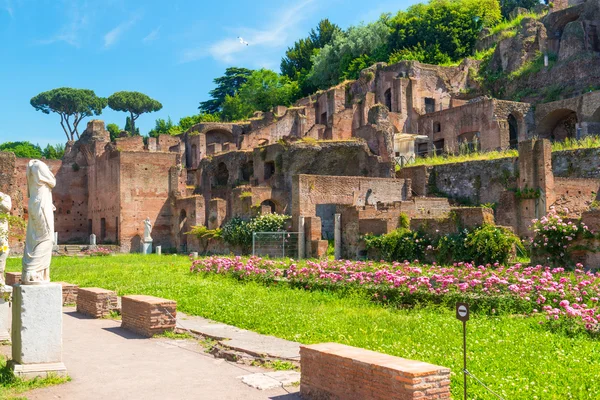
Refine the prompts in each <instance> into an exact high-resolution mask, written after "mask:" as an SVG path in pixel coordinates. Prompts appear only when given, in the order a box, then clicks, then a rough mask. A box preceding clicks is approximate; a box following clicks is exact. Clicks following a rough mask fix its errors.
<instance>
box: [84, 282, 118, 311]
mask: <svg viewBox="0 0 600 400" xmlns="http://www.w3.org/2000/svg"><path fill="white" fill-rule="evenodd" d="M118 308H119V306H118V300H117V294H116V293H115V292H113V291H112V290H106V289H100V288H79V290H78V291H77V312H78V313H81V314H85V315H89V316H91V317H94V318H102V317H106V316H108V315H110V312H111V311H114V310H118Z"/></svg>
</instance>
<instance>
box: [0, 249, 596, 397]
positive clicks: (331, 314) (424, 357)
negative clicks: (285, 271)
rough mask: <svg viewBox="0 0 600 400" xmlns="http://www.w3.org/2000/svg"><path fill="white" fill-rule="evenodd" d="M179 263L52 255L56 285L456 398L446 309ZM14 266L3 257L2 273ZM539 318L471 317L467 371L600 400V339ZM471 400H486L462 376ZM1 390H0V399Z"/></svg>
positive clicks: (506, 385)
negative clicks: (447, 371) (142, 301)
mask: <svg viewBox="0 0 600 400" xmlns="http://www.w3.org/2000/svg"><path fill="white" fill-rule="evenodd" d="M189 266H190V261H189V260H188V259H187V257H182V256H162V257H160V256H154V255H153V256H145V257H144V256H138V255H123V256H112V257H91V258H67V257H56V258H54V259H53V264H52V267H51V271H50V272H51V277H52V280H53V281H67V282H71V283H76V284H78V285H80V286H81V287H86V286H87V287H89V286H98V287H103V288H106V289H112V290H116V291H117V292H118V293H119V295H125V294H148V295H154V296H160V297H165V298H169V299H173V300H176V301H177V303H178V304H177V306H178V309H179V310H181V311H183V312H185V313H188V314H192V315H200V316H203V317H207V318H210V319H213V320H216V321H220V322H224V323H228V324H232V325H235V326H238V327H241V328H245V329H250V330H253V331H256V332H260V333H264V334H270V335H274V336H278V337H281V338H285V339H289V340H296V341H299V342H301V343H319V342H329V341H333V342H339V343H345V344H349V345H352V346H357V347H363V348H368V349H372V350H375V351H380V352H384V353H388V354H393V355H396V356H400V357H405V358H410V359H416V360H421V361H427V362H431V363H434V364H438V365H443V366H446V367H449V368H451V369H452V373H453V376H452V393H453V396H454V397H455V398H462V375H461V368H462V335H461V323H460V322H459V321H457V320H456V319H455V317H454V312H453V311H452V310H447V309H441V308H420V309H410V310H398V309H394V308H391V307H384V306H382V305H380V304H374V303H372V302H371V301H369V299H368V298H365V297H364V296H363V295H361V294H359V293H355V294H351V295H348V294H346V295H343V294H341V293H331V292H321V291H313V292H309V291H305V290H301V289H291V288H290V287H288V286H287V285H285V284H279V285H274V286H264V285H262V284H260V283H254V282H245V283H242V282H239V281H236V280H234V279H232V278H227V277H223V276H216V275H211V276H204V275H201V274H192V273H190V272H189ZM19 269H20V259H16V258H14V259H9V261H8V270H9V271H16V270H19ZM538 322H539V320H538V319H536V318H524V317H521V316H499V317H484V316H479V315H475V316H473V317H472V319H471V321H469V323H468V334H469V336H468V358H469V365H468V368H469V370H470V371H471V372H472V373H473V374H475V375H476V376H477V377H479V378H480V379H481V380H483V381H484V382H485V383H486V384H487V385H489V386H490V387H491V388H492V389H494V390H495V391H497V392H499V393H500V394H501V395H502V396H503V397H504V398H506V399H597V398H600V379H598V377H599V375H600V341H598V340H593V339H590V338H589V337H587V336H583V335H582V336H576V337H567V336H565V335H562V334H558V333H552V332H550V331H548V330H546V329H545V328H543V327H541V326H540V325H539V324H538ZM469 382H470V387H469V399H493V398H495V397H493V396H492V395H491V394H489V393H487V392H486V391H485V390H484V389H482V388H481V387H480V386H478V385H477V384H476V383H475V381H473V380H472V379H469ZM0 393H1V392H0Z"/></svg>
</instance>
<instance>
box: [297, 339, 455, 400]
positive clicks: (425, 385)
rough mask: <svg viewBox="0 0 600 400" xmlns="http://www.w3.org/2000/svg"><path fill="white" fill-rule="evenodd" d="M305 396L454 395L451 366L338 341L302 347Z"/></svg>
mask: <svg viewBox="0 0 600 400" xmlns="http://www.w3.org/2000/svg"><path fill="white" fill-rule="evenodd" d="M300 364H301V368H302V378H301V381H300V394H301V395H302V398H303V399H315V400H317V399H318V400H321V399H327V400H329V399H331V400H333V399H344V400H365V399H370V400H379V399H381V400H384V399H385V400H411V399H420V400H429V399H449V398H450V369H449V368H445V367H440V366H437V365H432V364H428V363H424V362H420V361H413V360H407V359H404V358H399V357H394V356H390V355H387V354H381V353H376V352H374V351H370V350H364V349H359V348H356V347H350V346H346V345H342V344H337V343H322V344H316V345H310V346H301V347H300Z"/></svg>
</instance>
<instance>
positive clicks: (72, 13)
mask: <svg viewBox="0 0 600 400" xmlns="http://www.w3.org/2000/svg"><path fill="white" fill-rule="evenodd" d="M415 2H416V1H414V0H400V1H389V0H371V1H368V2H365V1H364V0H327V1H322V0H297V1H282V0H279V1H260V2H259V1H239V0H235V1H232V0H229V1H182V0H170V1H168V2H167V1H154V0H147V1H126V0H95V1H92V0H90V1H75V0H0V121H1V122H0V143H2V142H5V141H18V140H29V141H31V142H33V143H39V144H40V145H42V147H43V146H45V145H46V144H47V143H52V144H56V143H64V142H65V140H66V138H65V135H64V132H63V131H62V128H61V127H60V124H59V117H58V115H56V114H50V115H46V114H43V113H41V112H39V111H35V109H34V108H33V107H31V106H30V104H29V100H30V99H31V97H33V96H35V95H36V94H38V93H40V92H42V91H45V90H49V89H52V88H56V87H61V86H69V87H76V88H88V89H92V90H94V91H95V92H96V94H97V95H100V96H109V95H110V94H112V93H114V92H116V91H119V90H136V91H140V92H143V93H146V94H148V95H149V96H151V97H153V98H155V99H157V100H159V101H160V102H161V103H162V104H163V109H162V110H161V111H159V112H156V113H152V114H145V115H142V116H141V117H140V118H139V119H138V121H137V125H138V126H139V128H140V130H141V132H142V133H143V134H145V133H147V132H148V130H150V129H151V128H152V127H153V126H154V120H155V119H156V118H167V116H171V118H172V119H173V121H174V122H177V121H178V120H179V118H181V117H183V116H186V115H192V114H196V113H197V111H198V110H197V107H198V102H199V101H202V100H206V99H207V98H208V91H209V90H211V89H212V88H213V87H214V85H213V83H212V80H213V79H214V78H215V77H218V76H220V75H221V74H222V73H223V71H224V70H225V68H226V67H228V66H243V67H247V68H261V67H266V68H271V69H273V70H275V71H279V63H280V60H281V57H282V55H283V53H284V52H285V49H286V48H287V47H289V46H291V45H292V44H293V43H294V41H295V40H297V39H299V38H301V37H305V36H306V35H307V33H308V31H309V30H310V29H311V28H313V27H314V26H316V24H317V23H318V22H319V20H321V19H322V18H329V19H330V20H331V21H332V22H334V23H336V24H338V25H340V26H341V27H343V28H346V27H347V26H349V25H353V24H358V23H360V22H361V21H366V22H369V21H372V20H374V19H376V18H377V17H378V16H379V15H380V14H381V13H383V12H396V11H397V10H399V9H404V8H406V7H407V6H409V5H410V4H412V3H415ZM238 36H242V37H243V38H244V39H245V40H247V41H248V42H249V43H250V45H249V46H244V45H242V44H240V43H239V42H238V41H237V39H236V38H237V37H238ZM125 117H126V115H125V113H117V112H114V111H112V110H110V109H108V108H107V109H105V110H104V112H103V113H102V115H101V116H99V118H100V119H103V120H104V121H105V122H107V123H109V122H115V123H118V124H119V126H121V127H123V125H124V123H125ZM85 122H86V121H83V122H82V124H81V125H80V132H81V131H83V130H84V129H85Z"/></svg>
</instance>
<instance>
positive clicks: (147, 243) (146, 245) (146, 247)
mask: <svg viewBox="0 0 600 400" xmlns="http://www.w3.org/2000/svg"><path fill="white" fill-rule="evenodd" d="M142 254H152V240H144V241H143V242H142Z"/></svg>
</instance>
